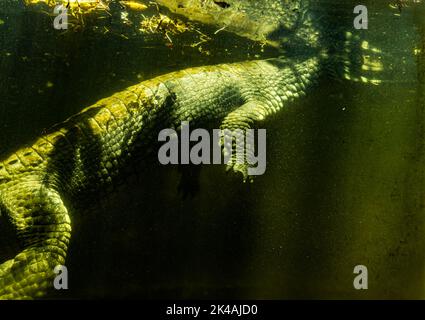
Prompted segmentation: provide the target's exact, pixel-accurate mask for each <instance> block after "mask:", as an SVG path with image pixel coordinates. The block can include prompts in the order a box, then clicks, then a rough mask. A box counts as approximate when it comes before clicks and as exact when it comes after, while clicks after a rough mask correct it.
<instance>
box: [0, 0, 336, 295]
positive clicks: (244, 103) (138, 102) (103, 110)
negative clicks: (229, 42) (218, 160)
mask: <svg viewBox="0 0 425 320" xmlns="http://www.w3.org/2000/svg"><path fill="white" fill-rule="evenodd" d="M311 2H313V0H281V1H279V0H262V1H257V0H226V1H213V0H157V3H158V4H159V5H161V6H165V7H167V8H169V10H170V11H172V12H175V13H176V14H178V15H181V16H184V17H186V18H188V19H192V20H196V21H198V22H201V23H205V24H212V25H214V26H216V27H219V28H225V29H226V30H227V31H228V32H232V33H235V34H237V35H239V36H241V37H247V38H249V39H251V40H254V41H258V40H267V41H270V43H273V44H274V45H278V46H279V47H280V48H282V55H280V56H277V57H275V58H269V59H263V60H248V61H242V62H236V63H228V64H218V65H210V66H201V67H193V68H188V69H184V70H180V71H175V72H172V73H168V74H165V75H161V76H158V77H155V78H153V79H150V80H146V81H143V82H141V83H139V84H136V85H133V86H131V87H129V88H127V89H125V90H123V91H121V92H118V93H115V94H113V95H112V96H109V97H107V98H104V99H101V100H100V101H98V102H96V103H95V104H94V105H92V106H90V107H88V108H86V109H84V110H82V111H81V112H80V113H78V114H76V115H74V116H72V117H70V118H69V119H67V120H65V121H64V122H63V123H60V124H58V125H56V126H54V127H53V128H52V129H51V130H49V131H48V132H46V133H45V134H44V135H42V136H41V137H39V138H37V139H35V140H34V141H32V142H31V143H29V144H27V145H25V146H24V147H21V148H19V149H17V150H16V151H15V152H13V153H11V154H10V155H9V156H8V157H6V158H5V159H3V161H1V162H0V212H1V213H2V215H3V216H4V215H6V216H7V217H8V218H9V220H10V222H11V224H12V225H13V226H14V228H15V230H16V233H17V235H18V238H19V239H20V241H21V243H22V250H21V251H20V252H19V253H17V254H16V256H15V257H13V258H11V259H10V260H7V261H5V262H3V263H2V264H0V299H32V298H40V297H43V296H45V295H46V293H47V292H48V291H49V290H50V289H51V288H52V286H53V279H54V277H55V275H56V274H55V272H54V269H55V267H56V266H57V265H63V264H65V261H66V255H67V250H68V246H69V243H70V240H71V235H72V210H71V204H73V203H75V202H78V201H80V200H81V199H82V198H84V197H86V196H87V194H88V193H91V192H97V191H99V190H106V189H108V186H110V185H113V184H115V183H117V181H119V180H120V179H122V177H123V176H125V175H129V174H131V170H130V169H129V168H131V166H135V165H136V164H138V163H140V162H142V161H144V159H146V158H147V157H148V155H149V154H152V153H155V148H154V147H153V146H155V144H156V143H157V133H158V130H160V129H161V128H175V129H177V130H178V129H179V127H180V125H181V123H182V121H190V122H191V124H193V125H195V126H208V124H211V123H217V124H219V125H220V128H221V129H229V130H230V132H232V131H234V130H236V129H243V130H245V129H248V128H255V127H259V126H260V125H261V122H262V121H264V119H266V118H268V117H270V116H271V115H273V114H275V113H277V112H278V111H280V110H282V109H283V108H284V107H286V106H287V105H288V104H290V103H291V101H293V100H295V99H297V98H299V97H300V96H303V95H305V94H306V92H307V91H308V88H309V87H311V86H312V85H313V84H314V83H315V82H317V81H316V80H317V79H318V77H319V76H320V74H321V73H322V71H324V70H327V69H328V68H327V65H329V61H330V58H329V57H330V53H331V51H332V50H335V46H334V47H332V46H330V45H329V40H328V39H326V37H328V35H325V34H324V33H323V31H322V30H323V27H322V26H320V24H321V23H322V20H321V19H319V18H318V17H317V16H315V13H314V10H311V7H310V6H311ZM223 141H225V140H223V139H222V140H221V141H220V142H221V144H223V143H224V142H223ZM223 147H224V146H223ZM246 147H247V149H248V148H250V147H252V146H246ZM223 150H226V148H223ZM227 166H228V168H227V169H230V170H233V171H234V172H236V173H241V174H242V177H243V179H244V180H247V178H248V174H247V168H248V164H247V163H235V162H234V161H231V162H229V163H228V165H227Z"/></svg>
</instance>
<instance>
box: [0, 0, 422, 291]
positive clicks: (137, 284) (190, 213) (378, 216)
mask: <svg viewBox="0 0 425 320" xmlns="http://www.w3.org/2000/svg"><path fill="white" fill-rule="evenodd" d="M316 2H319V3H320V2H322V3H323V6H326V8H333V10H335V12H336V13H337V15H336V16H335V18H334V19H335V21H337V20H338V19H339V18H340V19H341V20H344V19H352V18H353V17H354V15H353V14H352V13H351V12H347V11H346V10H347V8H351V10H352V8H353V7H354V6H355V5H356V4H357V3H355V1H353V2H351V1H345V5H342V4H341V3H342V1H337V0H334V1H332V0H327V1H319V0H318V1H316ZM388 2H390V1H388ZM388 2H387V1H380V3H379V4H376V1H366V3H365V4H366V5H367V7H368V9H369V18H370V19H369V29H368V30H366V31H362V32H365V33H367V39H368V42H369V44H370V46H373V47H376V48H379V50H380V51H381V52H380V53H377V54H376V57H378V60H380V62H381V64H382V66H383V70H381V71H379V72H376V74H373V77H374V78H376V79H380V80H381V82H382V83H381V84H380V85H378V86H374V85H371V84H363V83H358V82H353V81H347V80H341V79H337V78H335V77H332V78H331V77H329V78H327V77H322V78H321V79H320V81H319V83H318V84H317V86H315V87H314V88H312V89H311V90H309V91H308V94H307V96H306V97H304V98H302V99H299V100H297V101H296V102H294V103H291V104H290V106H288V108H287V109H285V110H283V111H282V112H280V113H279V114H278V115H276V116H273V117H272V118H270V119H267V121H266V122H265V123H264V126H265V128H267V171H266V173H265V175H263V176H260V177H258V178H256V179H255V182H254V183H253V184H243V183H242V182H241V179H240V177H238V176H234V175H231V174H226V173H225V170H224V167H223V166H204V167H202V169H201V170H200V172H199V177H198V175H197V171H198V170H197V169H196V168H194V167H190V168H184V169H183V170H184V171H185V173H184V175H185V176H186V177H189V180H192V181H191V182H192V185H194V186H196V185H197V186H198V187H199V190H197V192H195V194H194V196H193V197H187V198H183V197H182V195H181V194H180V193H179V192H178V185H179V181H180V172H179V170H178V168H176V167H164V166H161V165H159V164H158V163H153V164H151V165H147V166H146V167H144V168H140V170H141V171H142V177H141V178H138V179H137V181H135V182H133V183H132V184H131V185H130V186H127V187H123V190H121V191H122V192H118V193H117V194H114V195H111V196H110V197H109V198H108V199H94V200H93V202H96V205H93V206H92V207H88V208H85V209H81V210H78V212H77V213H74V214H73V216H72V219H73V230H74V231H73V235H72V242H71V246H70V248H69V253H68V257H67V267H68V269H69V287H70V288H69V290H67V291H60V292H57V293H56V294H53V295H52V297H61V298H95V297H143V298H275V299H278V298H421V299H423V298H425V237H424V231H425V219H424V214H425V212H424V210H425V209H424V207H425V206H424V199H425V198H424V195H425V187H424V178H425V175H424V169H425V162H424V141H425V140H424V120H425V118H424V106H425V98H424V92H425V87H424V86H425V85H424V83H425V80H424V77H425V53H424V52H425V51H424V50H425V48H424V44H425V20H424V17H425V7H424V4H415V5H413V4H412V5H411V6H410V7H407V8H403V9H402V11H401V14H398V15H396V14H397V12H398V11H397V10H395V9H391V8H390V7H389V5H388ZM124 11H125V9H123V8H122V7H120V6H118V5H117V6H114V5H112V6H111V15H109V14H106V18H101V19H98V21H92V20H87V21H84V25H83V26H81V25H80V26H78V25H77V26H76V27H75V28H73V29H70V30H67V31H58V30H55V29H54V28H53V27H52V21H53V17H52V16H49V15H48V14H45V13H42V12H41V11H40V10H39V8H38V7H37V8H35V7H30V8H28V7H26V6H25V5H24V4H23V2H22V1H14V0H3V1H2V2H1V4H0V128H1V129H0V148H1V153H2V154H4V155H5V154H7V153H9V152H11V151H13V150H14V149H16V148H17V147H19V146H20V145H22V144H23V143H25V142H28V141H30V140H31V139H32V138H34V137H37V136H39V135H40V134H42V133H43V132H44V131H45V130H46V128H49V127H51V126H52V125H53V124H55V123H59V122H61V121H63V120H64V119H66V118H67V117H69V116H70V115H72V114H74V113H76V112H78V111H80V110H81V109H82V108H83V107H85V106H88V105H90V104H92V103H94V102H96V101H97V100H98V99H100V98H102V97H107V96H109V95H111V94H113V93H114V92H117V91H119V90H122V89H124V88H126V87H128V86H130V85H132V84H136V83H138V82H140V81H142V80H145V79H149V78H152V77H154V76H156V75H160V74H164V73H168V72H171V71H175V70H179V69H183V68H186V67H191V66H199V65H209V64H215V63H223V62H233V61H243V60H249V59H254V58H268V57H273V56H276V55H277V54H278V50H277V49H276V48H272V47H268V46H265V47H263V46H262V45H261V44H259V43H256V42H251V41H249V40H246V39H245V38H240V37H238V36H236V35H232V34H230V33H226V32H225V31H222V32H219V33H217V34H214V33H215V31H216V29H214V28H212V27H207V26H203V25H201V24H197V23H193V24H194V28H196V30H198V31H199V32H198V31H192V32H186V33H183V34H169V35H168V36H169V37H170V39H168V37H167V36H166V35H164V33H154V34H146V33H143V32H141V31H140V30H139V26H138V25H137V26H136V25H135V24H134V21H137V22H139V21H140V20H141V17H140V15H141V13H140V12H137V11H136V12H132V11H131V10H130V15H129V16H128V19H129V23H128V24H127V23H124V22H125V20H123V16H122V15H121V14H122V12H124ZM162 12H163V13H164V14H169V13H168V12H167V11H166V10H164V11H162ZM143 14H144V15H145V16H146V17H151V16H154V15H156V14H158V12H157V8H156V7H155V6H150V7H149V8H148V9H147V10H146V11H143ZM338 14H339V15H340V16H338ZM347 17H348V18H347ZM87 19H88V18H87ZM123 21H124V22H123ZM131 22H133V24H131ZM80 23H81V21H80ZM201 34H203V35H207V36H208V37H209V38H210V39H209V40H208V41H205V42H203V39H204V38H202V37H201ZM170 40H171V41H170ZM199 42H201V43H200V44H199ZM195 44H197V45H195ZM195 189H196V188H195ZM98 202H100V204H97V203H98ZM0 219H1V220H0V222H1V223H3V225H2V226H0V230H1V231H2V233H1V234H0V261H1V262H3V261H4V260H5V259H6V258H10V255H12V256H13V254H12V253H13V252H15V251H14V250H16V249H17V246H16V239H15V236H14V234H13V232H11V230H10V228H8V227H7V226H6V227H5V226H4V225H6V224H7V223H6V222H5V221H4V220H5V219H4V217H3V216H1V217H0ZM3 229H4V231H3ZM11 240H12V241H11ZM356 265H365V266H367V268H368V272H369V281H368V287H369V288H368V290H355V289H354V288H353V279H354V277H355V274H353V269H354V267H355V266H356Z"/></svg>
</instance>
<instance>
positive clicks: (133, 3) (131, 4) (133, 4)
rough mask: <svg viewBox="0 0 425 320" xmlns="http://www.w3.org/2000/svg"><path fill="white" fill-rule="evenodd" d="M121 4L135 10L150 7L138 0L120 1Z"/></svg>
mask: <svg viewBox="0 0 425 320" xmlns="http://www.w3.org/2000/svg"><path fill="white" fill-rule="evenodd" d="M120 4H121V5H122V6H124V7H126V8H127V9H130V10H133V11H143V10H146V9H147V8H148V6H147V5H145V4H143V3H140V2H136V1H120Z"/></svg>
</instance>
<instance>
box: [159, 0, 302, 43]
mask: <svg viewBox="0 0 425 320" xmlns="http://www.w3.org/2000/svg"><path fill="white" fill-rule="evenodd" d="M157 2H158V3H159V4H160V5H163V6H165V7H167V8H169V9H170V10H171V11H172V12H175V13H177V14H179V15H183V16H185V17H187V18H188V19H191V20H195V21H199V22H202V23H206V24H210V25H214V26H216V27H217V28H223V29H225V30H227V31H230V32H233V33H236V34H238V35H240V36H244V37H247V38H249V39H251V40H254V41H268V42H269V43H273V42H274V43H277V41H276V40H278V39H275V37H274V35H275V34H276V33H278V32H280V31H286V32H292V31H293V30H295V29H296V28H297V25H298V24H299V21H300V20H301V19H302V16H303V12H304V10H303V2H305V1H303V0H261V1H258V0H157Z"/></svg>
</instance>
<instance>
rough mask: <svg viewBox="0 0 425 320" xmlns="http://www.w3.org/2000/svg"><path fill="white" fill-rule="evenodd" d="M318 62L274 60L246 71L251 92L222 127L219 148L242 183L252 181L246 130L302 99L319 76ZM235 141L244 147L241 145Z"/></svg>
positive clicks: (251, 144)
mask: <svg viewBox="0 0 425 320" xmlns="http://www.w3.org/2000/svg"><path fill="white" fill-rule="evenodd" d="M319 61H320V59H319V58H317V57H316V58H310V59H306V60H305V61H302V62H299V63H294V62H290V61H289V60H278V59H274V60H270V61H267V62H265V61H259V62H258V63H257V64H256V65H255V66H254V67H253V68H252V69H250V70H249V69H248V70H246V71H248V72H250V73H251V77H250V78H251V81H253V87H252V88H254V91H253V92H251V93H250V94H249V95H247V100H246V101H245V103H244V104H242V105H241V106H240V107H238V108H237V109H236V110H234V111H232V112H230V113H229V114H228V115H227V116H226V117H225V118H224V120H223V122H222V124H221V132H222V137H221V139H220V144H221V146H222V148H223V153H224V156H225V158H229V161H228V163H227V170H233V171H234V172H236V173H238V172H239V173H241V174H242V176H243V180H244V181H246V180H247V179H251V181H252V175H250V172H249V168H250V167H252V161H250V159H253V158H254V157H253V156H254V152H255V146H254V140H253V137H251V139H250V138H249V135H246V133H247V130H249V129H252V128H256V127H259V126H260V122H261V121H263V120H264V119H266V117H268V116H270V115H272V114H274V113H276V112H278V111H279V110H280V109H282V108H283V107H284V106H285V105H286V104H287V103H288V102H291V101H293V100H295V99H297V98H299V97H300V96H303V95H305V90H306V88H307V87H309V86H310V85H311V83H312V82H313V81H314V80H315V77H316V76H317V74H318V69H319ZM276 64H277V65H279V68H278V67H277V66H276ZM270 75H273V76H270ZM245 135H246V136H245ZM245 138H246V139H245ZM244 139H245V140H244ZM238 141H244V143H242V145H241V144H240V143H238ZM241 148H242V149H243V150H241ZM229 152H230V154H229ZM240 155H243V159H239V158H238V157H240Z"/></svg>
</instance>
